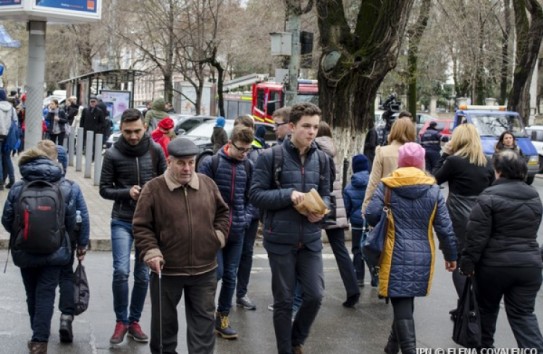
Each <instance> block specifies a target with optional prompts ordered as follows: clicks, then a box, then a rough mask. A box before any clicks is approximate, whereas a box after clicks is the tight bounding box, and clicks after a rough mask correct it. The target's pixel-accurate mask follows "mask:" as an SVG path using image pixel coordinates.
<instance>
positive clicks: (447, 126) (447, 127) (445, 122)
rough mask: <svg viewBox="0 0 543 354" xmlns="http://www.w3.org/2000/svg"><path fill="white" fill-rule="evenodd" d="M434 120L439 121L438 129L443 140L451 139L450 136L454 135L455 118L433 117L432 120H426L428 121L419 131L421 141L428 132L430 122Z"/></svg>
mask: <svg viewBox="0 0 543 354" xmlns="http://www.w3.org/2000/svg"><path fill="white" fill-rule="evenodd" d="M434 121H435V122H436V123H437V125H436V129H437V130H439V132H440V133H441V137H442V141H449V138H450V137H451V135H452V130H453V126H454V120H453V119H432V120H428V121H426V123H424V125H423V126H422V128H421V129H420V131H419V135H418V138H419V141H420V140H421V138H422V135H423V134H424V133H426V130H427V129H428V127H429V126H430V122H434Z"/></svg>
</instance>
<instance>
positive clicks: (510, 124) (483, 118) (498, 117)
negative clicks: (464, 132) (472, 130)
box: [471, 113, 526, 138]
mask: <svg viewBox="0 0 543 354" xmlns="http://www.w3.org/2000/svg"><path fill="white" fill-rule="evenodd" d="M471 118H472V121H473V124H474V125H475V127H476V128H477V131H478V132H479V135H481V136H500V135H501V133H503V132H504V131H506V130H508V131H510V132H512V133H513V135H514V136H515V137H517V138H519V137H525V136H526V133H525V131H524V127H523V126H522V123H521V121H520V117H519V116H517V115H512V114H492V113H482V114H471Z"/></svg>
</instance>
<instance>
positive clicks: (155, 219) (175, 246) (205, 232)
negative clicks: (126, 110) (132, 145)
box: [133, 138, 229, 354]
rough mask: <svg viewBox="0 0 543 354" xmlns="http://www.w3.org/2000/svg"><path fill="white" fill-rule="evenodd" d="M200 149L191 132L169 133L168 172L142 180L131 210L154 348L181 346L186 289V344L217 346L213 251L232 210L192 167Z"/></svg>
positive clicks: (194, 348) (194, 349) (201, 349)
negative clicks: (145, 273)
mask: <svg viewBox="0 0 543 354" xmlns="http://www.w3.org/2000/svg"><path fill="white" fill-rule="evenodd" d="M198 152H199V150H198V147H197V146H196V145H195V144H194V143H193V142H192V141H190V140H188V139H185V138H176V139H174V140H172V141H171V142H170V143H169V144H168V153H169V156H168V168H167V170H166V172H165V173H164V175H162V176H159V177H157V178H155V179H153V180H151V181H150V182H148V183H147V184H145V187H144V188H143V190H142V192H141V195H140V197H139V200H138V204H137V207H136V211H135V213H134V219H133V229H134V238H135V240H136V247H137V248H138V250H139V251H140V258H141V260H143V261H144V262H145V263H147V265H148V266H149V268H150V269H151V271H152V274H151V281H150V289H151V307H152V309H151V342H150V347H151V353H162V350H163V351H164V352H165V353H175V352H176V351H175V350H176V347H177V331H178V328H179V325H178V318H177V304H178V303H179V301H180V300H181V296H182V295H183V293H184V295H185V307H186V310H185V311H186V321H187V346H188V352H189V353H191V354H196V353H201V354H204V353H206V354H207V353H209V354H211V353H213V349H214V346H215V335H214V332H213V331H214V325H215V318H214V311H215V293H216V289H217V275H216V268H217V260H216V254H217V251H218V250H219V249H220V248H221V247H224V244H225V235H227V234H228V213H229V211H228V206H227V205H226V203H225V202H224V201H223V199H222V197H221V194H220V192H219V190H218V188H217V185H216V184H215V182H213V180H212V179H210V178H209V177H207V176H205V175H202V174H199V173H196V172H195V165H196V155H197V154H198ZM162 330H163V331H162Z"/></svg>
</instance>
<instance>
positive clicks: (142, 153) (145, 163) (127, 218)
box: [100, 108, 166, 344]
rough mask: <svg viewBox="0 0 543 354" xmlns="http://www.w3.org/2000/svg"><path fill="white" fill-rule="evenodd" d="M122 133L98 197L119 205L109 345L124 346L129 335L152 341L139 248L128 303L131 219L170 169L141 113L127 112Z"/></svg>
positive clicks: (115, 219)
mask: <svg viewBox="0 0 543 354" xmlns="http://www.w3.org/2000/svg"><path fill="white" fill-rule="evenodd" d="M121 133H122V134H121V136H120V137H119V140H117V141H116V142H115V144H113V146H112V147H111V148H110V149H109V150H108V151H107V152H106V154H105V155H104V163H103V165H102V174H101V176H100V195H101V196H102V198H105V199H111V200H114V201H115V203H114V204H113V210H112V211H111V248H112V254H113V307H114V310H115V316H116V320H117V324H116V326H115V332H114V333H113V336H112V337H111V339H110V343H111V344H119V343H121V342H122V341H123V340H124V336H125V335H126V333H127V332H128V334H129V336H131V337H132V338H133V339H134V340H135V341H138V342H147V341H148V337H147V335H146V334H145V333H143V331H142V330H141V327H140V325H139V323H138V322H139V319H140V316H141V312H142V310H143V303H144V302H145V296H146V295H147V283H148V280H149V274H148V271H149V270H148V268H147V266H146V265H145V263H144V262H142V261H141V260H140V259H139V252H138V250H136V261H135V266H134V288H133V289H132V296H131V297H130V298H131V299H132V300H131V303H130V304H129V291H128V276H129V274H130V250H131V248H132V243H133V242H134V235H133V233H132V218H133V216H134V210H135V209H136V203H137V201H138V198H139V196H140V192H141V189H142V188H143V186H144V185H145V183H147V182H149V181H150V180H151V179H153V178H154V177H156V176H160V175H162V174H163V173H164V171H165V170H166V160H165V158H164V153H163V152H162V148H161V147H160V146H159V145H157V144H155V143H154V142H153V141H152V139H151V138H150V137H149V135H148V134H146V133H145V127H144V125H143V117H142V115H141V112H140V111H138V110H137V109H133V108H131V109H127V110H126V111H124V112H123V115H122V116H121ZM129 308H130V313H129V312H128V309H129Z"/></svg>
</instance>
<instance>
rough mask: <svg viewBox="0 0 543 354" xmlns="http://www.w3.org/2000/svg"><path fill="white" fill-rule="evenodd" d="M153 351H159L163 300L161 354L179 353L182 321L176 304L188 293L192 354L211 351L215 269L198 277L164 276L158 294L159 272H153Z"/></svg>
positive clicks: (187, 310) (187, 312) (187, 318)
mask: <svg viewBox="0 0 543 354" xmlns="http://www.w3.org/2000/svg"><path fill="white" fill-rule="evenodd" d="M150 289H151V342H150V348H151V353H153V354H155V353H160V312H159V311H160V310H159V309H160V307H159V301H158V299H159V296H161V300H162V343H163V350H162V353H164V354H167V353H177V351H176V348H177V332H178V330H179V321H178V316H177V305H178V304H179V302H180V301H181V296H182V295H183V291H184V292H185V321H186V323H187V347H188V352H189V353H190V354H212V353H213V349H214V347H215V333H214V328H215V317H214V315H215V292H216V290H217V273H216V272H215V270H213V271H210V272H207V273H204V274H201V275H195V276H166V275H163V276H162V294H159V289H158V275H157V274H155V273H151V279H150Z"/></svg>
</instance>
